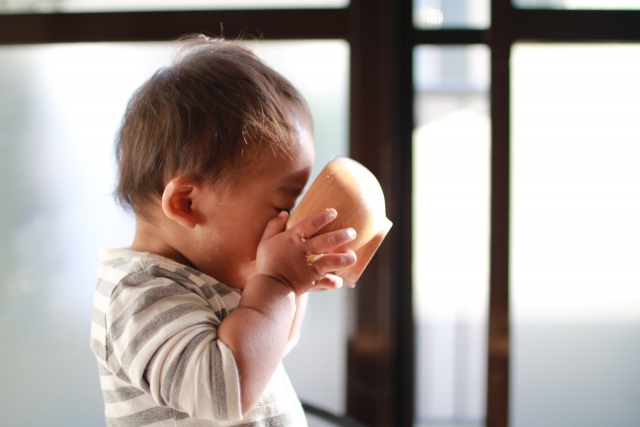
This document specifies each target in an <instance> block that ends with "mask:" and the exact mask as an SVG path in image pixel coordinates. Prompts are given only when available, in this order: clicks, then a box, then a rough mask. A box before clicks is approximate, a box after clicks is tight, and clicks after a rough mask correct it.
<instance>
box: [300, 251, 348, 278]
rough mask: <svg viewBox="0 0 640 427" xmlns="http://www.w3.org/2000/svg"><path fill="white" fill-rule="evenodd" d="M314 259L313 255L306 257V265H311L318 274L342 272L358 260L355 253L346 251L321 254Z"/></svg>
mask: <svg viewBox="0 0 640 427" xmlns="http://www.w3.org/2000/svg"><path fill="white" fill-rule="evenodd" d="M313 258H315V256H314V255H308V256H307V263H308V264H311V265H313V268H315V269H316V271H317V272H319V273H320V274H326V273H329V272H333V271H337V270H342V269H343V268H348V267H351V266H352V265H354V264H355V263H356V261H357V260H358V259H357V257H356V254H355V252H353V251H348V252H345V253H339V254H322V255H319V256H317V258H315V259H313Z"/></svg>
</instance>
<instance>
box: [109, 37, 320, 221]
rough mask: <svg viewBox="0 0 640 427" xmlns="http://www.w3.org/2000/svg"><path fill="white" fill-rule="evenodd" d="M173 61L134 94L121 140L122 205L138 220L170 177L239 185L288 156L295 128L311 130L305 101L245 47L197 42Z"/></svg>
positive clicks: (188, 41) (185, 45)
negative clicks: (251, 172) (259, 165)
mask: <svg viewBox="0 0 640 427" xmlns="http://www.w3.org/2000/svg"><path fill="white" fill-rule="evenodd" d="M173 62H174V63H173V65H171V66H169V67H166V68H162V69H160V70H158V71H157V72H156V73H155V74H154V75H153V76H152V77H151V78H150V79H149V80H148V81H147V82H146V83H145V84H143V85H142V86H141V87H140V88H139V89H138V90H137V91H136V92H135V93H134V95H133V96H132V98H131V100H130V101H129V105H128V107H127V110H126V113H125V116H124V119H123V122H122V125H121V128H120V131H119V133H118V135H117V139H116V158H117V161H118V165H119V176H118V184H117V188H116V191H115V195H116V199H117V200H118V202H119V203H120V204H121V205H122V206H123V207H125V208H126V209H129V210H132V211H133V212H135V213H136V214H137V215H144V214H145V207H146V206H148V205H149V204H153V203H156V202H157V201H158V200H159V199H160V197H161V196H162V193H163V190H164V187H165V185H166V183H167V182H168V181H169V180H170V179H171V178H173V177H175V176H184V177H186V178H189V179H192V180H194V181H198V182H202V183H207V184H211V185H213V184H218V183H221V184H232V183H234V182H236V181H237V180H238V179H239V178H240V177H242V176H243V174H244V173H245V172H246V171H247V169H253V168H254V167H255V166H256V165H255V164H253V163H255V162H256V161H257V162H260V160H261V158H260V157H264V156H268V155H285V156H286V155H287V151H288V150H289V149H290V148H291V147H290V145H291V144H292V142H293V141H294V140H295V139H296V135H295V132H296V129H295V127H296V125H295V122H298V123H300V125H301V126H304V127H307V128H309V130H311V127H312V119H311V113H310V111H309V108H308V106H307V104H306V102H305V100H304V98H303V97H302V95H301V94H300V93H299V92H298V91H297V90H296V89H295V88H294V87H293V85H291V83H290V82H289V81H287V80H286V79H285V78H284V77H282V76H281V75H280V74H278V73H277V72H275V71H274V70H272V69H271V68H269V67H268V66H267V65H265V64H264V63H263V62H262V61H261V60H260V59H258V58H257V57H256V56H255V55H254V54H253V53H252V52H251V51H250V50H249V49H248V48H247V47H246V46H245V45H243V44H242V43H239V42H234V41H226V40H222V39H212V38H209V37H205V36H203V35H197V36H190V37H188V38H185V39H182V40H181V41H180V44H179V46H178V48H177V50H176V53H175V55H174V61H173ZM258 147H260V152H259V153H257V149H258Z"/></svg>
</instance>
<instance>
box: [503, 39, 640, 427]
mask: <svg viewBox="0 0 640 427" xmlns="http://www.w3.org/2000/svg"><path fill="white" fill-rule="evenodd" d="M512 70H513V71H512V85H513V86H512V88H513V89H512V108H513V116H512V120H513V121H512V125H513V126H512V129H513V142H512V193H511V197H512V224H511V227H512V228H511V298H512V299H511V304H512V318H511V322H512V323H511V334H512V343H513V344H512V359H511V360H512V362H511V363H512V365H511V369H512V371H511V381H512V383H511V386H510V390H511V405H512V406H511V411H510V414H511V419H512V423H511V424H510V425H512V426H514V427H529V426H530V427H533V426H536V427H537V426H547V427H555V426H557V427H574V426H575V427H578V426H579V427H596V426H603V425H608V426H618V427H631V426H637V425H638V420H640V405H638V402H640V365H639V364H638V355H639V354H640V263H638V260H639V259H640V222H638V218H640V199H639V198H638V194H640V168H639V167H638V165H639V164H640V120H638V111H639V110H640V104H639V102H638V100H639V99H640V81H639V80H638V75H640V45H632V44H627V45H616V44H602V45H598V44H585V45H570V44H557V45H553V44H545V45H542V44H517V45H516V46H515V47H514V49H513V52H512Z"/></svg>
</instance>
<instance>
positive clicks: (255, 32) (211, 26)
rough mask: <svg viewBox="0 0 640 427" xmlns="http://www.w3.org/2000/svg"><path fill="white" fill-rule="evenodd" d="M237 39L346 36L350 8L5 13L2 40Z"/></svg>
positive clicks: (0, 19) (1, 18) (0, 23)
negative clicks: (185, 36) (199, 36)
mask: <svg viewBox="0 0 640 427" xmlns="http://www.w3.org/2000/svg"><path fill="white" fill-rule="evenodd" d="M221 26H223V27H224V33H223V34H224V36H225V37H227V38H236V37H238V36H241V35H251V36H255V37H259V38H260V37H264V38H265V39H268V40H274V39H346V38H347V37H348V10H347V9H297V10H291V9H286V10H284V9H270V10H218V11H171V12H168V11H162V12H158V11H149V12H108V13H51V14H45V13H42V14H8V15H0V44H5V45H6V44H31V43H64V42H105V41H148V40H173V39H176V38H177V37H179V36H181V35H183V34H186V33H194V32H201V33H206V34H209V35H220V34H221Z"/></svg>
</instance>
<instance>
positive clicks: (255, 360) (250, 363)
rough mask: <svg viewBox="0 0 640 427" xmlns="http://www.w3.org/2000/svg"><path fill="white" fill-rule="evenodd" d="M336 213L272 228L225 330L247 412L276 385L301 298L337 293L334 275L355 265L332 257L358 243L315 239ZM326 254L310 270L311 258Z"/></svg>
mask: <svg viewBox="0 0 640 427" xmlns="http://www.w3.org/2000/svg"><path fill="white" fill-rule="evenodd" d="M335 216H336V212H335V210H333V209H331V210H328V211H325V212H322V213H319V214H317V215H314V216H312V217H311V218H308V219H306V220H304V221H301V222H300V223H298V224H297V225H296V226H294V227H292V228H291V229H289V230H287V231H283V230H284V226H285V223H286V221H287V219H288V215H287V214H286V213H282V214H280V215H279V216H278V217H276V218H275V219H273V220H272V221H271V222H270V223H269V224H268V225H267V228H266V230H265V233H264V235H263V238H262V241H261V242H260V245H259V247H258V256H257V259H256V269H257V274H256V275H255V276H254V277H253V278H252V279H251V280H249V282H248V283H247V285H246V287H245V288H244V291H243V293H242V298H241V300H240V304H239V306H238V309H236V310H235V311H234V312H233V313H231V314H230V315H229V316H227V317H226V318H225V319H224V320H223V321H222V322H221V324H220V327H219V329H218V338H219V339H220V340H221V341H222V342H223V343H224V344H226V345H227V346H228V347H229V348H230V349H231V351H232V352H233V354H234V356H235V359H236V364H237V366H238V373H239V376H240V392H241V399H242V412H243V413H246V412H247V411H248V410H249V409H251V408H252V407H253V406H254V405H255V404H256V402H257V401H258V399H259V398H260V396H261V395H262V393H263V392H264V390H265V388H266V386H267V384H268V383H269V381H270V380H271V377H272V376H273V373H274V372H275V370H276V368H277V367H278V364H279V363H280V360H281V359H282V356H283V354H284V351H285V349H286V346H287V342H288V340H289V335H290V333H291V330H292V322H293V320H294V314H295V308H296V296H299V295H303V294H305V293H306V292H308V291H310V290H314V289H335V288H339V287H340V286H341V285H342V280H341V279H340V278H339V277H337V276H335V275H333V274H331V272H335V271H337V270H340V269H343V268H347V267H350V266H352V265H353V264H355V262H356V257H355V254H354V253H353V252H351V251H349V252H342V253H330V252H333V251H334V250H335V249H336V248H339V247H340V246H342V245H344V244H345V243H347V242H349V241H351V240H353V239H354V238H355V232H354V231H353V230H352V229H343V230H338V231H334V232H331V233H327V234H322V235H319V236H316V237H313V238H310V239H309V238H307V239H304V238H303V236H313V235H314V234H315V233H316V232H317V231H318V230H319V229H320V228H322V227H323V226H325V225H326V224H328V223H329V222H331V221H333V220H334V219H335ZM309 254H322V255H321V256H320V257H319V258H317V259H316V260H315V261H314V262H312V263H311V264H309V263H308V262H307V258H306V256H307V255H309Z"/></svg>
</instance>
